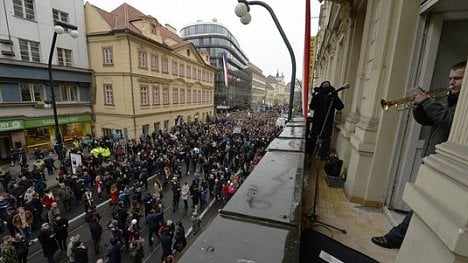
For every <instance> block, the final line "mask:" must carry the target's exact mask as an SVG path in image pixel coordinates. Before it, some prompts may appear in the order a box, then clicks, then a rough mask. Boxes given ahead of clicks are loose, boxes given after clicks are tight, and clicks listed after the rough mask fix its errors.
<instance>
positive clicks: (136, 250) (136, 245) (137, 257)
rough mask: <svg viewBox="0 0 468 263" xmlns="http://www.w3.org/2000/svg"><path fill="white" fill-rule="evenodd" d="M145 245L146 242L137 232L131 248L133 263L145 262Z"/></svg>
mask: <svg viewBox="0 0 468 263" xmlns="http://www.w3.org/2000/svg"><path fill="white" fill-rule="evenodd" d="M144 244H145V241H144V240H143V238H141V237H140V232H135V233H134V235H133V240H132V241H131V242H130V247H129V248H130V257H131V259H132V263H141V262H143V258H144V257H145V251H144Z"/></svg>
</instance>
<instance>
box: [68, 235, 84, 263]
mask: <svg viewBox="0 0 468 263" xmlns="http://www.w3.org/2000/svg"><path fill="white" fill-rule="evenodd" d="M80 238H81V236H80V235H79V234H76V235H73V236H71V237H70V241H69V242H68V245H67V257H68V261H69V262H70V263H75V262H76V261H75V247H76V246H77V245H76V243H77V242H80V241H81V240H80Z"/></svg>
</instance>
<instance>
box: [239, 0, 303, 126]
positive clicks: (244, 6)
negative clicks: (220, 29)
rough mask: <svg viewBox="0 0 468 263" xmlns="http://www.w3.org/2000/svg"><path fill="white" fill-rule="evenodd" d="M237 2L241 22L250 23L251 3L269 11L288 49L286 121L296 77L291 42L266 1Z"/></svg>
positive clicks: (241, 0)
mask: <svg viewBox="0 0 468 263" xmlns="http://www.w3.org/2000/svg"><path fill="white" fill-rule="evenodd" d="M237 2H238V4H237V5H236V8H235V10H234V12H235V13H236V15H237V16H238V17H240V21H241V23H242V24H244V25H247V24H248V23H250V20H251V16H250V13H249V12H250V7H249V6H251V5H259V6H263V7H264V8H265V9H266V10H268V12H270V15H271V17H272V18H273V21H274V22H275V25H276V28H277V29H278V31H279V32H280V34H281V37H282V38H283V41H284V43H285V44H286V47H287V48H288V51H289V56H290V57H291V67H292V69H291V88H290V90H289V109H288V121H290V120H291V119H292V108H293V103H294V82H295V79H296V58H295V56H294V52H293V50H292V47H291V44H289V40H288V38H287V37H286V34H285V33H284V31H283V28H282V27H281V25H280V23H279V21H278V18H276V15H275V12H273V9H272V8H271V7H270V6H269V5H267V4H266V3H264V2H262V1H246V0H237Z"/></svg>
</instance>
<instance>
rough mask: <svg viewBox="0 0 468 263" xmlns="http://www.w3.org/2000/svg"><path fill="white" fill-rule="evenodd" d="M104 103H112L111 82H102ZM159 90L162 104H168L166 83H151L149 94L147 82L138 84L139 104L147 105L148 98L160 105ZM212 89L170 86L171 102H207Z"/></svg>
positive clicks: (210, 100) (210, 97)
mask: <svg viewBox="0 0 468 263" xmlns="http://www.w3.org/2000/svg"><path fill="white" fill-rule="evenodd" d="M103 88H104V104H105V105H114V94H113V88H112V84H104V85H103ZM161 90H162V104H163V105H169V104H170V101H169V92H170V87H169V85H168V84H162V85H160V84H158V83H153V84H151V94H150V89H149V86H148V84H146V83H142V84H140V105H141V106H149V105H150V98H152V104H153V105H161ZM212 95H213V92H212V91H201V90H195V89H190V88H187V89H186V88H185V87H172V104H185V103H192V102H193V103H209V102H212Z"/></svg>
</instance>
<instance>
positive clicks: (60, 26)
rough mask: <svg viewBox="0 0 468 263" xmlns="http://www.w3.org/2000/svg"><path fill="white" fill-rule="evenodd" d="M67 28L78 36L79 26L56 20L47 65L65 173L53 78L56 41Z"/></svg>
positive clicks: (59, 156) (71, 33)
mask: <svg viewBox="0 0 468 263" xmlns="http://www.w3.org/2000/svg"><path fill="white" fill-rule="evenodd" d="M65 29H69V30H70V31H69V32H68V33H69V34H70V36H72V37H73V38H77V37H78V31H77V29H78V27H77V26H74V25H70V24H67V23H64V22H62V21H56V20H54V36H53V37H52V44H51V46H50V54H49V64H48V65H47V66H48V67H47V69H48V71H49V86H50V97H51V100H52V101H51V104H52V109H53V112H54V124H55V141H56V144H55V147H54V148H55V151H56V152H57V155H58V158H59V161H60V169H61V171H62V172H63V173H65V163H64V156H63V138H62V134H61V133H60V127H59V122H58V116H57V103H56V100H55V91H54V80H53V79H52V58H53V57H54V49H55V43H56V42H57V35H58V34H63V33H64V32H65Z"/></svg>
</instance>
